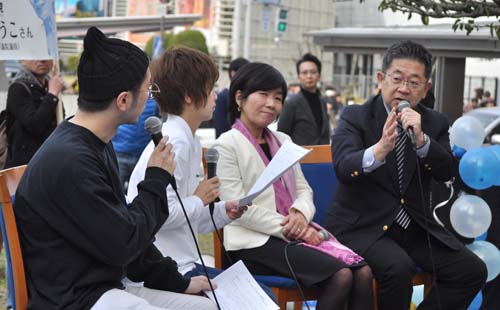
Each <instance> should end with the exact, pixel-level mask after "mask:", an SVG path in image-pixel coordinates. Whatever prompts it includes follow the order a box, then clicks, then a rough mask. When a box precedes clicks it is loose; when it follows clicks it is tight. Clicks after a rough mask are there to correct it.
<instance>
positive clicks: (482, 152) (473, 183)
mask: <svg viewBox="0 0 500 310" xmlns="http://www.w3.org/2000/svg"><path fill="white" fill-rule="evenodd" d="M459 172H460V177H461V178H462V180H463V181H464V183H465V184H467V185H468V186H469V187H472V188H473V189H479V190H481V189H486V188H488V187H491V186H492V185H494V184H495V183H496V182H497V181H498V175H499V174H500V161H499V160H498V158H497V156H496V155H495V154H494V153H493V152H492V151H491V150H490V149H488V148H481V147H480V148H475V149H472V150H469V151H467V153H465V155H464V156H463V157H462V159H461V160H460V165H459Z"/></svg>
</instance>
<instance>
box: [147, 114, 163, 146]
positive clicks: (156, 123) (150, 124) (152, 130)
mask: <svg viewBox="0 0 500 310" xmlns="http://www.w3.org/2000/svg"><path fill="white" fill-rule="evenodd" d="M144 129H145V130H146V131H147V132H148V133H149V134H150V135H151V139H153V143H154V144H155V145H158V143H160V140H161V139H162V138H163V135H162V133H161V120H160V119H159V118H158V117H156V116H150V117H148V118H147V119H146V121H145V122H144Z"/></svg>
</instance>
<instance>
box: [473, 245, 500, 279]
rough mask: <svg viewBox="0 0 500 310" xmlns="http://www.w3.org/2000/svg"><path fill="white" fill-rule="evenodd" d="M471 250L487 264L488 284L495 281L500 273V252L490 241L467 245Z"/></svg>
mask: <svg viewBox="0 0 500 310" xmlns="http://www.w3.org/2000/svg"><path fill="white" fill-rule="evenodd" d="M466 246H467V248H468V249H469V250H471V251H472V252H474V254H476V255H477V256H478V257H479V258H480V259H481V260H482V261H483V262H484V263H485V264H486V269H487V270H488V277H487V279H486V282H489V281H491V280H493V279H495V278H496V277H497V276H498V274H499V273H500V264H499V263H498V262H500V251H499V250H498V248H497V247H496V246H494V245H493V244H491V243H489V242H488V241H474V242H473V243H471V244H467V245H466Z"/></svg>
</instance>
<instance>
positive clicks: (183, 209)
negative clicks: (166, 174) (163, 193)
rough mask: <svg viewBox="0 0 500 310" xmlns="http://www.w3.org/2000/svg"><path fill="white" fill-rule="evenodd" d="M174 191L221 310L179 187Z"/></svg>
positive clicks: (218, 306) (218, 307) (216, 302)
mask: <svg viewBox="0 0 500 310" xmlns="http://www.w3.org/2000/svg"><path fill="white" fill-rule="evenodd" d="M172 179H173V180H174V183H175V178H174V176H173V175H172ZM172 189H173V190H174V192H175V195H176V196H177V199H178V200H179V203H180V204H181V209H182V212H183V213H184V217H185V218H186V222H187V224H188V226H189V230H190V231H191V236H192V237H193V240H194V244H195V246H196V251H197V252H198V257H199V258H200V261H201V265H202V266H203V271H204V272H205V275H206V276H207V279H208V284H209V285H210V290H211V291H212V294H213V295H214V299H215V304H216V305H217V309H219V310H221V307H220V304H219V300H218V299H217V295H216V294H215V290H214V287H213V285H212V280H211V279H210V277H209V276H208V270H207V266H206V265H205V261H204V260H203V257H202V256H201V251H200V246H199V245H198V241H197V240H196V234H195V233H194V230H193V226H192V225H191V221H190V220H189V217H188V215H187V212H186V208H185V207H184V203H182V199H181V196H180V195H179V192H178V191H177V186H175V188H174V187H172Z"/></svg>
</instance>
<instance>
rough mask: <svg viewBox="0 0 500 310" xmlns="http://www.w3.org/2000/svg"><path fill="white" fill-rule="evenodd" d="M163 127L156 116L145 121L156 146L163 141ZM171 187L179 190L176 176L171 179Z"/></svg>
mask: <svg viewBox="0 0 500 310" xmlns="http://www.w3.org/2000/svg"><path fill="white" fill-rule="evenodd" d="M161 127H162V122H161V120H160V119H159V118H158V117H156V116H150V117H148V118H147V119H146V121H144V129H145V130H146V131H147V132H148V133H149V135H150V136H151V139H152V140H153V143H154V144H155V146H157V145H158V143H160V141H161V139H162V138H163V134H162V133H161ZM170 185H172V188H173V189H174V190H177V184H176V183H175V178H174V175H172V178H171V179H170Z"/></svg>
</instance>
